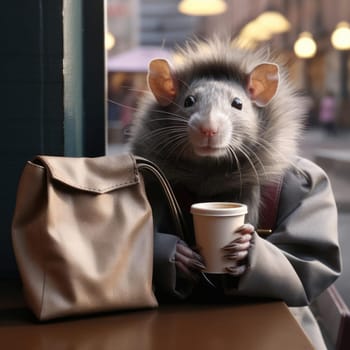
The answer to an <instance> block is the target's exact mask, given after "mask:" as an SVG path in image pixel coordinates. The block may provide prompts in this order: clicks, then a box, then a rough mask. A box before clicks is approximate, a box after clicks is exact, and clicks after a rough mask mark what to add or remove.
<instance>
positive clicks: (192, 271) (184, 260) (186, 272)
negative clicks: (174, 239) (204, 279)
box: [175, 241, 206, 280]
mask: <svg viewBox="0 0 350 350" xmlns="http://www.w3.org/2000/svg"><path fill="white" fill-rule="evenodd" d="M175 265H176V268H177V270H178V272H179V273H180V274H181V275H183V276H184V277H186V278H188V279H191V280H197V279H198V272H201V271H203V270H205V269H206V267H205V265H204V263H203V258H202V257H201V256H200V255H199V254H198V253H196V252H194V251H193V250H192V249H191V248H189V247H188V246H187V245H186V243H184V242H182V241H180V242H178V243H177V245H176V253H175Z"/></svg>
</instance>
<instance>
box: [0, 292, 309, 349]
mask: <svg viewBox="0 0 350 350" xmlns="http://www.w3.org/2000/svg"><path fill="white" fill-rule="evenodd" d="M11 300H12V301H13V296H12V297H11V296H10V297H9V300H7V301H6V300H4V298H2V300H1V302H0V347H1V349H4V350H7V349H9V350H64V349H74V350H95V349H96V350H130V349H137V350H186V349H191V350H197V349H198V350H209V349H210V350H211V349H213V350H225V349H230V350H232V349H233V350H235V349H236V350H255V349H256V350H275V349H276V350H281V349H283V350H304V349H305V350H308V349H313V347H312V345H311V344H310V342H309V340H308V339H307V337H306V336H305V335H304V333H303V331H302V329H301V328H300V327H299V325H298V324H297V322H296V321H295V319H294V318H293V316H292V315H291V313H290V312H289V310H288V308H287V307H286V305H285V304H284V303H282V302H270V303H251V304H246V303H245V304H235V305H203V304H201V305H188V304H187V305H183V304H181V305H166V306H162V307H160V308H158V309H154V310H142V311H132V312H122V313H113V314H105V315H99V316H95V317H83V318H74V319H65V320H60V321H54V322H48V323H39V322H37V321H35V319H34V317H33V316H32V314H31V313H30V312H29V310H28V309H26V308H25V307H24V306H23V305H19V304H16V303H13V302H11Z"/></svg>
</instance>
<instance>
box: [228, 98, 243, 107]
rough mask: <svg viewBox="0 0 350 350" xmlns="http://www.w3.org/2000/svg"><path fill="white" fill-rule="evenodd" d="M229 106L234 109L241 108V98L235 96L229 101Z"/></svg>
mask: <svg viewBox="0 0 350 350" xmlns="http://www.w3.org/2000/svg"><path fill="white" fill-rule="evenodd" d="M231 106H232V107H234V108H236V109H239V110H241V109H242V107H243V103H242V100H241V99H240V98H239V97H235V98H234V99H233V101H232V103H231Z"/></svg>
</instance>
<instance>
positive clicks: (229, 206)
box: [191, 202, 248, 273]
mask: <svg viewBox="0 0 350 350" xmlns="http://www.w3.org/2000/svg"><path fill="white" fill-rule="evenodd" d="M247 212H248V208H247V206H246V205H245V204H241V203H232V202H209V203H196V204H193V205H192V206H191V213H192V215H193V223H194V232H195V238H196V244H197V246H198V248H199V249H200V253H201V255H202V256H203V258H204V261H205V265H206V267H207V269H206V270H205V272H209V273H225V267H228V266H232V264H233V263H232V261H231V262H230V261H228V260H227V259H224V258H223V256H224V252H223V251H222V248H223V247H224V246H226V245H227V244H228V243H230V242H232V241H233V240H234V239H235V238H236V237H237V235H239V234H235V233H234V232H235V231H236V229H237V228H238V227H240V226H242V225H243V224H244V216H245V214H247Z"/></svg>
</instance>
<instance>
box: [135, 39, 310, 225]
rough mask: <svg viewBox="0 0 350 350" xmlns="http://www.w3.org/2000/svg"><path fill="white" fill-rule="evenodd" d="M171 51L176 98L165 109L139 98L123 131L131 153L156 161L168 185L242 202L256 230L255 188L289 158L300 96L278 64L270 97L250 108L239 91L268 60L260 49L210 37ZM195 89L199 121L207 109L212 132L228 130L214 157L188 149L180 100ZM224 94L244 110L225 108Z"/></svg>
mask: <svg viewBox="0 0 350 350" xmlns="http://www.w3.org/2000/svg"><path fill="white" fill-rule="evenodd" d="M178 54H179V55H181V56H182V60H181V63H179V64H176V65H174V75H175V76H176V78H177V79H178V81H179V87H180V94H179V95H178V96H177V98H176V99H175V101H174V102H173V103H171V104H170V105H169V106H166V107H162V106H160V105H159V104H158V103H157V102H156V100H155V99H154V97H153V96H152V95H151V94H149V95H147V96H146V97H145V98H144V99H143V100H142V101H141V103H140V106H139V108H138V113H137V115H136V118H135V123H134V125H133V127H132V129H131V133H132V136H131V149H132V151H133V152H134V153H135V154H137V155H140V156H143V157H146V158H148V159H150V160H152V161H154V162H155V163H157V164H158V165H159V166H160V167H161V168H162V170H163V171H164V173H165V174H166V176H167V177H168V178H169V180H170V181H171V182H172V183H173V184H178V183H180V184H182V185H183V186H184V187H185V188H187V189H188V190H190V191H191V192H193V193H195V194H197V195H198V196H199V198H203V199H206V200H236V201H241V202H244V203H246V204H247V205H248V207H249V214H248V221H249V222H251V223H252V224H253V225H257V221H258V212H259V205H260V186H261V185H262V184H264V183H266V182H269V181H271V180H273V179H275V178H276V176H278V175H279V174H281V173H282V172H283V171H284V170H285V169H286V168H288V167H290V166H291V165H292V164H293V160H294V158H295V156H296V153H297V141H298V137H299V135H300V131H301V126H302V122H303V117H304V115H305V104H304V101H303V98H301V97H299V96H298V95H297V94H296V92H295V90H294V89H293V88H292V87H291V85H290V83H289V82H288V80H287V76H286V74H285V72H284V71H283V70H282V71H281V66H280V73H281V77H280V84H279V88H278V91H277V94H276V96H275V97H274V98H273V99H272V101H271V102H270V103H269V104H268V105H267V106H266V107H256V106H255V105H253V104H252V103H251V101H250V100H249V97H248V96H247V94H246V92H245V86H246V85H245V84H246V81H247V76H248V74H249V73H250V71H251V70H252V69H253V68H254V67H255V66H257V65H258V64H260V63H264V62H272V59H271V57H269V54H268V52H262V51H260V52H254V53H251V52H247V51H240V50H239V49H237V48H234V47H232V46H231V44H230V42H229V41H220V40H218V39H215V40H211V41H208V42H199V41H198V42H190V43H189V44H188V45H187V46H186V47H185V48H183V49H181V50H180V51H179V53H178ZM195 89H201V95H200V96H201V98H202V99H201V100H200V101H198V106H197V107H196V108H198V111H196V112H198V113H197V114H198V115H199V118H205V117H206V115H207V114H208V112H207V111H208V108H209V109H210V108H212V107H214V108H215V111H217V113H218V115H219V114H220V113H221V115H222V120H220V127H223V128H224V129H227V130H230V133H231V139H230V145H231V147H229V148H231V150H229V149H228V148H227V149H226V151H225V152H224V153H221V154H219V155H215V156H199V155H198V154H196V152H194V146H193V138H192V139H191V135H190V130H191V127H189V125H188V124H189V123H188V120H189V115H188V114H189V112H188V110H187V109H185V108H183V103H184V98H185V96H187V95H188V94H189V93H191V91H193V90H195ZM228 91H231V92H232V91H233V93H234V94H235V95H237V94H238V95H240V97H241V98H242V99H243V103H244V110H242V111H236V110H234V109H233V108H232V107H231V106H230V100H229V96H228V94H230V92H228ZM202 92H203V93H202ZM231 97H232V96H231ZM238 112H242V113H238ZM191 122H192V119H191ZM223 134H225V132H224V131H223ZM224 137H225V136H223V138H224ZM232 150H233V151H232Z"/></svg>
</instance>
